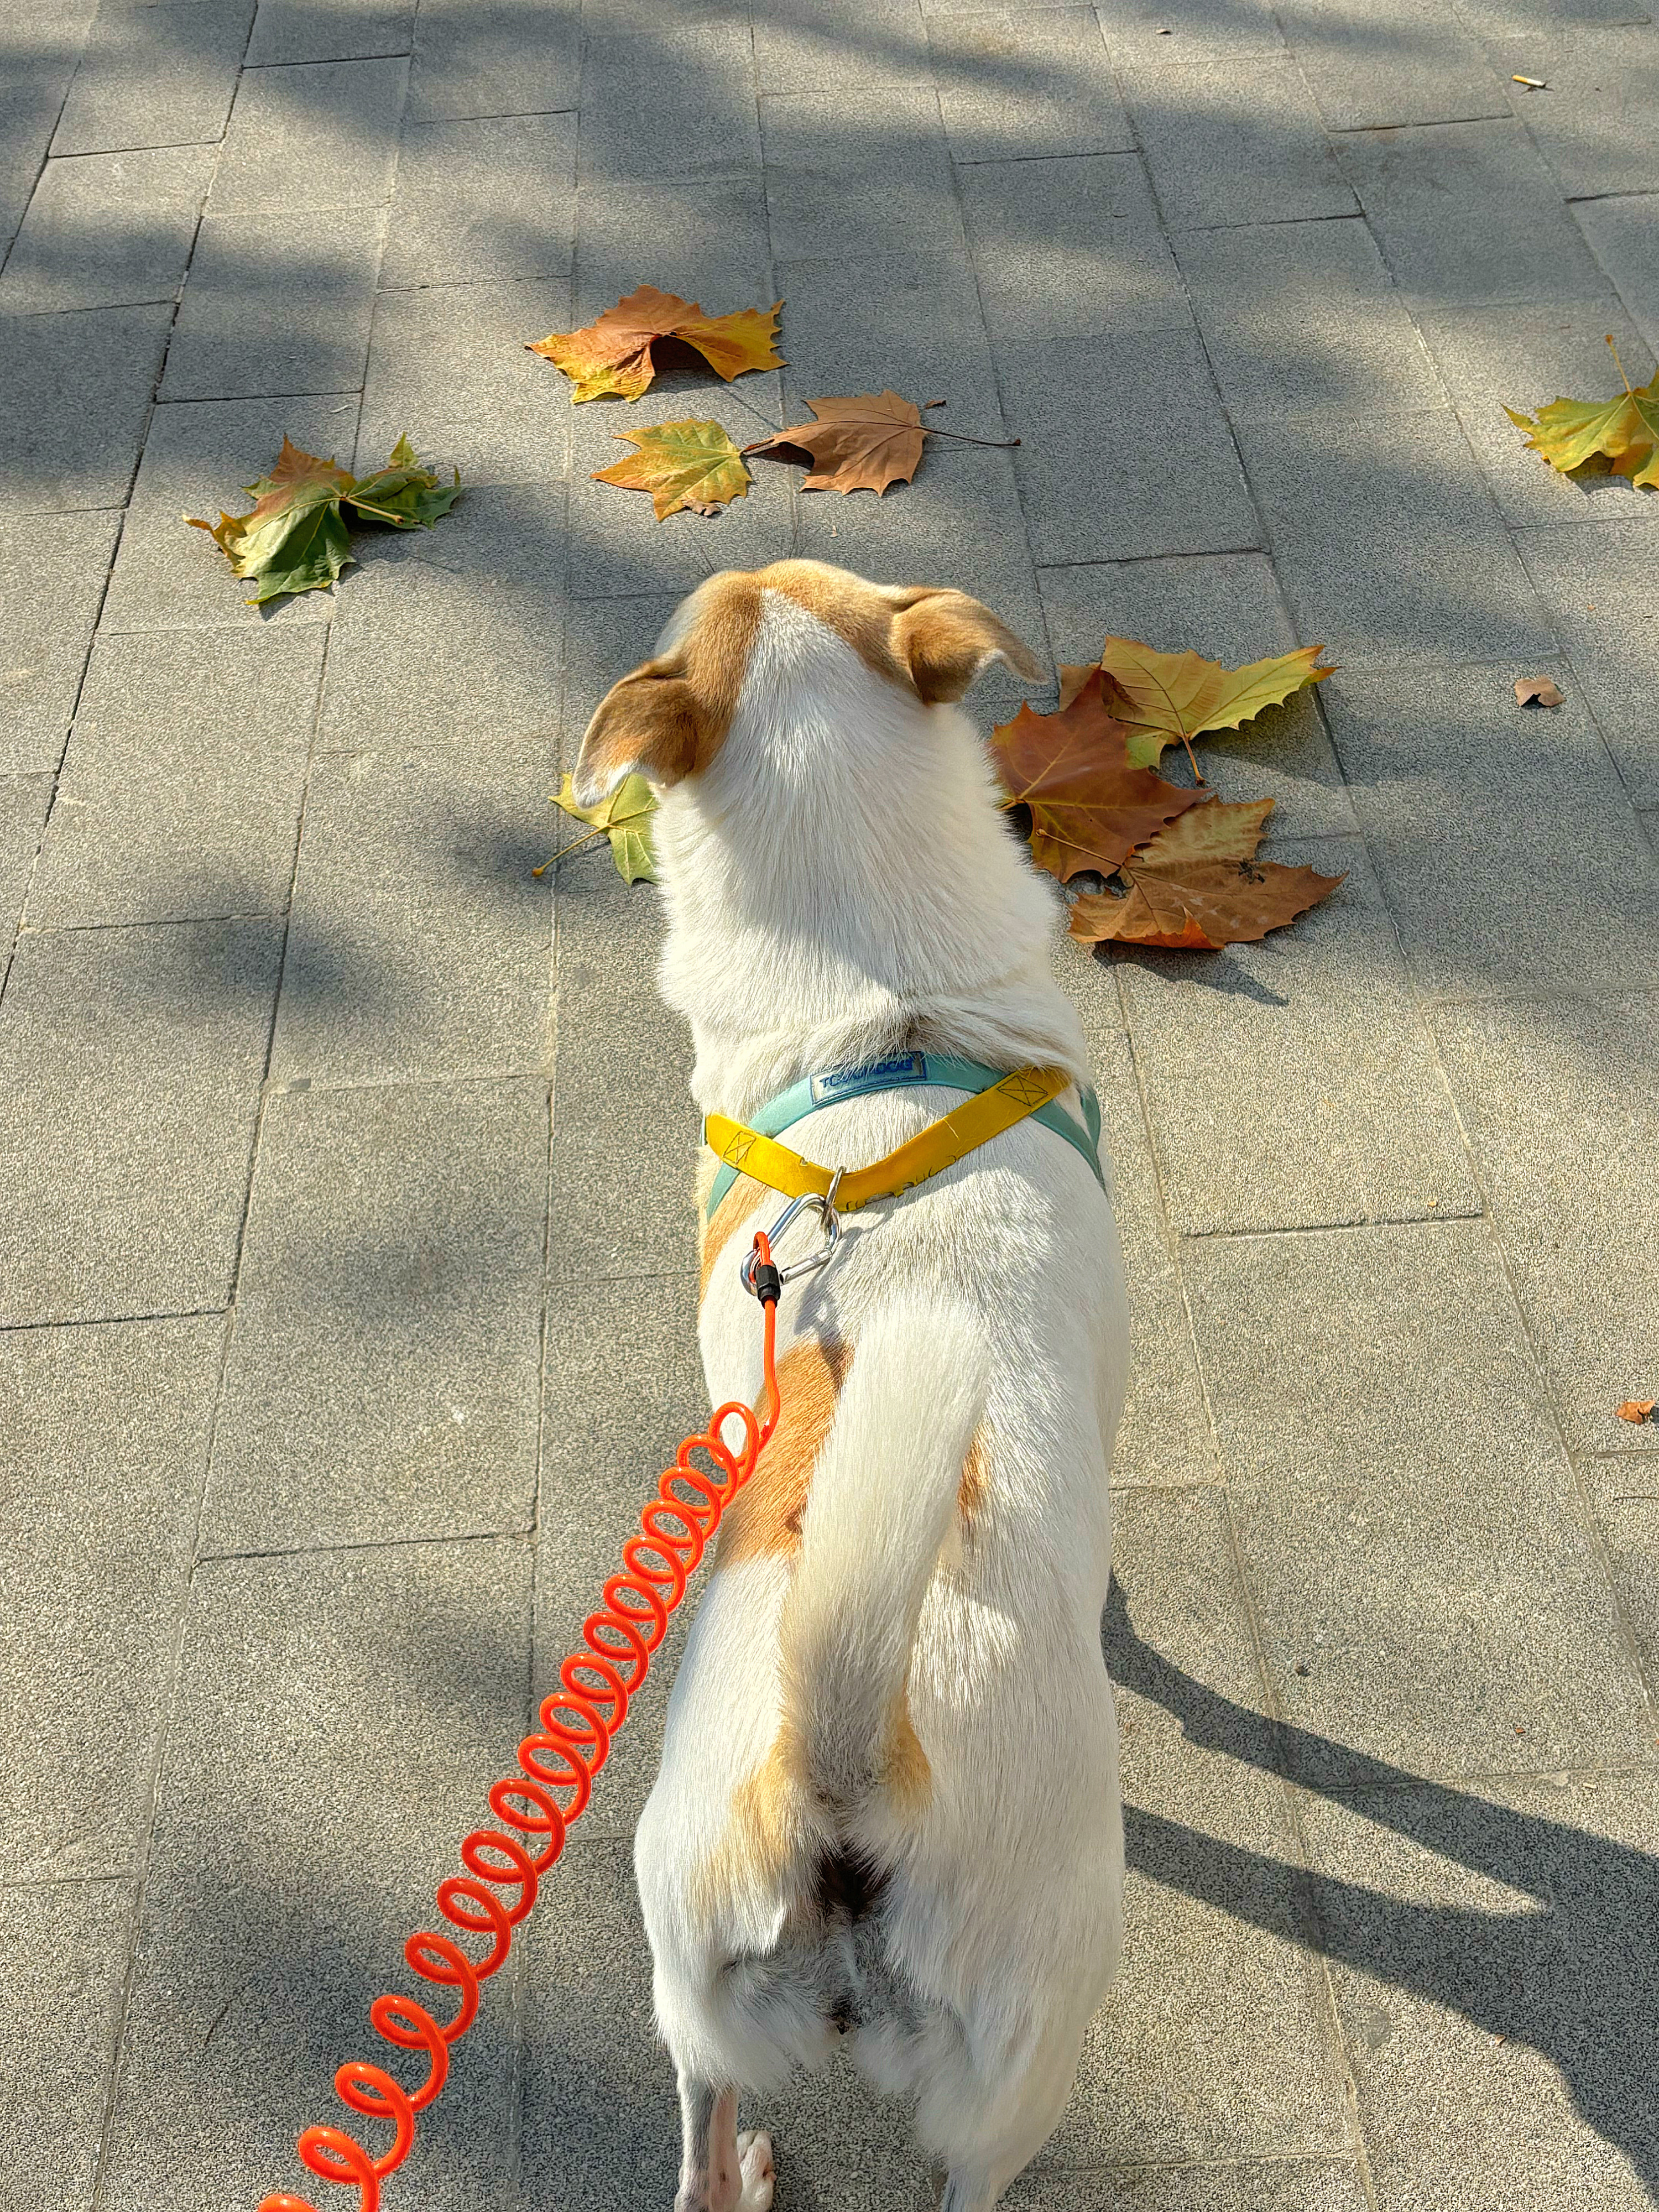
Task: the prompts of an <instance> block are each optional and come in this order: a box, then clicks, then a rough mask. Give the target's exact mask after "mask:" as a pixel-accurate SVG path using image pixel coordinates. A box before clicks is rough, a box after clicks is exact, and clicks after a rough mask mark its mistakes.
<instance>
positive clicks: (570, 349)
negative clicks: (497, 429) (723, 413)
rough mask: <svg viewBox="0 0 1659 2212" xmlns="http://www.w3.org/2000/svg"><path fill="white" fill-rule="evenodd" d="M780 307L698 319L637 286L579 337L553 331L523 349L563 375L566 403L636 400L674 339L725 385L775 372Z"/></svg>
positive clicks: (695, 310) (698, 313)
mask: <svg viewBox="0 0 1659 2212" xmlns="http://www.w3.org/2000/svg"><path fill="white" fill-rule="evenodd" d="M782 307H783V302H782V301H781V300H778V301H775V302H774V304H773V305H772V306H771V307H739V308H738V310H737V311H736V313H732V314H730V315H705V314H704V313H703V311H702V308H701V307H699V306H698V305H697V304H696V301H691V300H682V299H679V298H678V297H677V296H676V295H675V294H674V293H672V292H659V290H658V289H657V288H656V286H655V285H654V284H641V286H640V288H639V289H638V291H637V292H630V293H629V295H628V297H627V298H626V299H625V300H618V301H617V304H616V306H615V307H607V308H606V309H605V313H603V314H602V315H601V316H600V317H599V320H598V322H596V323H589V324H588V325H587V327H586V330H580V331H552V332H550V334H549V336H548V337H544V338H543V339H542V340H541V342H540V343H538V344H536V345H532V346H531V347H530V348H529V351H530V352H532V353H538V354H541V355H542V356H544V358H545V359H546V360H548V361H550V362H552V364H553V366H554V367H555V368H557V369H562V371H563V372H564V374H565V375H567V376H568V378H569V379H570V380H571V382H572V383H573V384H574V386H575V387H576V388H575V390H574V392H572V393H571V395H570V397H571V399H572V401H573V403H574V402H579V401H580V400H583V399H598V398H601V397H602V396H603V395H604V394H605V393H606V392H620V394H621V395H622V397H623V398H624V399H637V398H639V396H640V394H641V392H646V391H648V390H649V388H650V386H651V380H652V379H653V377H654V376H655V374H656V373H657V368H658V363H657V362H655V361H653V358H652V351H651V349H652V348H653V346H654V345H655V344H656V343H657V342H658V341H659V339H664V338H678V340H679V341H680V342H681V343H682V344H684V345H689V346H694V347H695V348H696V350H697V351H698V352H699V353H700V354H701V355H702V357H703V359H704V360H705V361H706V362H708V366H709V367H710V368H712V369H713V370H714V373H715V374H716V375H717V376H722V377H724V378H725V380H726V382H727V383H728V384H729V383H730V382H731V381H732V378H733V377H734V376H741V375H742V374H743V373H744V370H745V369H747V368H782V367H783V366H784V363H783V362H782V360H781V357H780V356H779V355H778V353H777V351H776V349H775V344H774V341H775V338H776V337H777V330H778V316H779V313H780V312H781V309H782Z"/></svg>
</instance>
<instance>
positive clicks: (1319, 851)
mask: <svg viewBox="0 0 1659 2212" xmlns="http://www.w3.org/2000/svg"><path fill="white" fill-rule="evenodd" d="M1275 851H1276V854H1277V856H1278V858H1279V860H1281V861H1283V862H1285V864H1287V865H1289V866H1305V867H1312V868H1316V869H1317V870H1319V871H1320V872H1321V873H1322V874H1325V875H1337V874H1341V875H1343V876H1344V877H1345V878H1346V880H1345V881H1344V882H1343V883H1341V884H1340V885H1339V886H1338V888H1337V889H1336V890H1334V891H1333V892H1332V893H1331V895H1330V896H1329V898H1328V900H1327V901H1326V902H1325V903H1324V904H1323V905H1322V906H1318V907H1316V908H1314V909H1313V911H1312V912H1311V913H1310V914H1307V915H1304V916H1303V917H1302V919H1301V921H1298V922H1297V923H1296V924H1295V925H1294V926H1293V927H1291V928H1289V929H1279V930H1274V931H1273V933H1272V934H1271V935H1270V936H1268V937H1267V938H1264V939H1262V941H1261V943H1260V944H1258V945H1231V946H1229V948H1228V949H1227V951H1225V952H1224V953H1218V954H1217V955H1216V956H1215V957H1214V958H1213V959H1206V960H1205V961H1204V962H1203V963H1202V964H1201V965H1196V964H1195V963H1194V962H1193V961H1192V960H1191V959H1186V960H1183V959H1182V958H1181V957H1180V956H1179V955H1176V954H1171V953H1167V952H1142V953H1139V954H1134V953H1131V952H1129V951H1127V950H1126V951H1124V952H1123V953H1121V955H1120V957H1119V962H1118V965H1119V967H1120V969H1121V974H1122V979H1123V987H1124V993H1125V996H1126V998H1127V1003H1128V1008H1129V1018H1130V1026H1131V1029H1132V1030H1133V1036H1134V1039H1135V1053H1136V1058H1137V1060H1138V1061H1139V1066H1140V1070H1141V1076H1142V1080H1143V1082H1144V1084H1145V1085H1146V1103H1147V1111H1148V1115H1149V1118H1150V1121H1151V1125H1152V1139H1153V1142H1154V1144H1155V1145H1156V1146H1157V1149H1158V1165H1159V1171H1160V1176H1161V1180H1162V1184H1163V1188H1164V1194H1165V1201H1166V1203H1167V1205H1168V1207H1169V1210H1170V1220H1171V1222H1172V1223H1173V1225H1174V1226H1175V1228H1176V1230H1177V1231H1179V1232H1180V1233H1181V1234H1182V1235H1183V1236H1188V1237H1193V1236H1206V1235H1214V1234H1218V1233H1223V1234H1230V1233H1236V1232H1237V1231H1242V1230H1259V1229H1311V1228H1322V1227H1323V1228H1329V1227H1335V1226H1338V1225H1348V1224H1353V1223H1358V1222H1361V1221H1412V1220H1431V1219H1444V1218H1447V1217H1449V1216H1450V1215H1453V1214H1478V1213H1479V1212H1480V1211H1481V1197H1480V1191H1479V1189H1478V1188H1476V1186H1475V1182H1474V1178H1473V1176H1472V1175H1471V1174H1470V1171H1469V1164H1468V1157H1467V1154H1466V1152H1465V1151H1464V1147H1463V1143H1462V1136H1461V1133H1460V1132H1459V1129H1458V1126H1457V1121H1456V1117H1455V1115H1454V1113H1453V1111H1452V1105H1451V1100H1450V1098H1449V1096H1448V1094H1447V1091H1446V1086H1445V1080H1444V1078H1443V1075H1442V1074H1441V1072H1440V1068H1439V1065H1438V1062H1437V1057H1436V1054H1435V1049H1434V1045H1433V1042H1432V1040H1431V1036H1430V1035H1429V1033H1428V1031H1427V1030H1425V1026H1424V1024H1423V1021H1422V1018H1421V1016H1420V1015H1419V1012H1418V1011H1417V1008H1416V1005H1415V1003H1414V1000H1413V994H1412V992H1411V988H1410V986H1409V983H1408V981H1407V973H1406V969H1405V965H1404V963H1403V962H1402V960H1401V956H1400V949H1399V944H1398V940H1397V939H1396V938H1395V930H1394V923H1393V918H1392V916H1391V915H1390V914H1389V908H1388V906H1387V903H1386V902H1385V901H1384V899H1383V891H1382V887H1381V885H1380V884H1378V882H1377V880H1376V875H1375V873H1374V872H1373V871H1372V868H1371V866H1370V861H1369V860H1368V858H1367V856H1366V854H1365V849H1364V846H1363V845H1362V844H1361V843H1360V842H1359V841H1358V839H1357V838H1316V839H1310V840H1307V841H1297V842H1291V843H1290V844H1287V845H1284V846H1282V847H1278V848H1275Z"/></svg>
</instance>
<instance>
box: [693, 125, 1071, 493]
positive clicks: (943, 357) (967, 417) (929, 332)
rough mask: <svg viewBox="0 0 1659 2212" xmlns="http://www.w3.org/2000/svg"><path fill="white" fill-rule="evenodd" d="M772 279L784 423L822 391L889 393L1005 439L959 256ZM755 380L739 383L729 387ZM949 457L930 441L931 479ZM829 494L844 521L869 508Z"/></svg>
mask: <svg viewBox="0 0 1659 2212" xmlns="http://www.w3.org/2000/svg"><path fill="white" fill-rule="evenodd" d="M1044 166H1045V165H1044V164H1042V163H1034V164H1032V167H1035V168H1039V169H1040V168H1042V167H1044ZM777 282H778V286H779V289H780V290H781V291H782V293H783V295H784V302H785V304H784V312H783V320H782V338H783V342H782V344H781V348H780V350H781V352H782V353H783V355H784V356H785V359H786V360H787V362H788V367H787V368H786V369H785V371H784V392H785V395H786V398H787V405H788V410H789V411H788V413H787V416H785V417H784V418H783V419H784V420H785V421H786V422H808V421H810V420H811V413H810V403H811V401H812V400H813V399H815V398H818V397H819V396H820V394H822V393H824V392H829V393H830V394H832V395H836V396H842V395H850V394H852V393H854V392H884V391H888V390H891V391H895V392H899V393H901V394H902V396H903V397H904V398H907V399H908V398H914V399H915V400H916V401H917V403H918V404H920V403H921V402H922V401H924V400H928V399H943V400H945V402H946V403H947V404H946V405H945V408H944V410H942V411H939V413H938V414H937V416H936V418H935V417H934V416H933V411H932V410H929V415H928V416H927V417H925V418H924V419H937V421H938V422H939V426H940V427H941V428H944V429H957V430H962V431H965V432H966V433H967V434H968V435H969V436H970V437H975V438H1000V437H1005V436H1006V435H1007V433H1006V431H1005V430H1004V428H1003V427H1002V410H1001V405H1000V401H999V399H998V397H997V379H996V371H995V368H994V366H993V363H992V359H991V349H990V347H989V346H988V345H987V343H986V339H985V331H984V325H983V323H982V322H981V316H980V307H979V301H980V292H979V286H978V283H977V281H976V276H975V267H974V264H972V263H971V262H970V261H969V258H968V256H967V255H966V253H963V252H951V253H945V252H940V253H928V254H912V253H903V252H896V253H890V254H882V255H879V256H878V257H876V258H872V259H870V260H867V261H854V260H847V261H843V262H840V263H836V262H832V261H795V262H789V261H782V262H780V263H779V264H778V267H777ZM756 382H757V379H755V378H753V377H744V379H743V380H742V382H741V384H739V385H738V386H737V387H736V388H737V390H738V391H741V390H742V389H743V387H744V386H747V385H752V384H754V383H756ZM757 435H759V434H758V433H757ZM950 450H951V448H950V446H949V444H948V441H944V440H941V439H933V440H932V441H930V442H929V444H928V446H927V448H926V449H925V454H924V459H923V462H922V470H925V471H927V473H929V474H931V473H932V471H931V468H930V466H929V464H930V463H932V462H933V461H934V460H937V459H939V457H940V456H941V455H942V454H944V453H948V452H949V451H950ZM918 474H921V471H918ZM923 480H924V481H925V480H926V479H925V477H924V479H923ZM815 496H816V495H815ZM828 496H829V497H831V499H832V500H833V502H834V503H835V504H836V505H844V506H845V507H846V509H847V512H848V513H849V514H851V513H854V512H855V511H856V510H857V509H858V508H860V507H866V506H869V505H871V504H872V503H873V502H872V501H866V500H863V499H861V498H859V497H858V496H857V495H851V494H849V495H848V499H847V500H846V501H842V497H841V495H840V494H838V493H837V494H834V495H828ZM904 498H908V493H904V494H901V495H898V499H899V500H900V501H902V499H904ZM893 501H894V495H892V494H884V495H883V498H882V504H883V506H884V507H885V506H886V505H888V504H889V503H890V502H893Z"/></svg>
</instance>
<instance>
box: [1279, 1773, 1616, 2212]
mask: <svg viewBox="0 0 1659 2212" xmlns="http://www.w3.org/2000/svg"><path fill="white" fill-rule="evenodd" d="M1655 1779H1656V1778H1655V1775H1654V1773H1653V1772H1652V1771H1651V1770H1648V1771H1634V1772H1632V1773H1627V1774H1617V1773H1615V1774H1607V1775H1595V1774H1580V1773H1574V1772H1571V1771H1558V1772H1554V1773H1550V1774H1545V1775H1539V1776H1534V1777H1531V1778H1527V1779H1524V1780H1519V1779H1517V1780H1516V1781H1514V1782H1510V1783H1503V1784H1482V1785H1481V1786H1480V1788H1479V1789H1477V1790H1449V1789H1447V1790H1435V1789H1425V1790H1389V1791H1386V1792H1377V1793H1375V1794H1370V1795H1366V1796H1360V1797H1359V1798H1358V1799H1357V1800H1355V1801H1353V1802H1342V1801H1332V1802H1312V1803H1308V1804H1307V1805H1305V1807H1304V1826H1305V1830H1306V1832H1307V1836H1308V1842H1309V1849H1310V1853H1311V1855H1312V1857H1313V1858H1314V1860H1315V1862H1316V1865H1317V1866H1318V1868H1319V1869H1320V1875H1319V1880H1318V1883H1317V1887H1316V1900H1317V1904H1318V1910H1319V1916H1320V1920H1321V1923H1322V1929H1323V1934H1324V1939H1325V1947H1326V1949H1327V1951H1328V1955H1329V1956H1330V1958H1331V1961H1332V1978H1333V1982H1334V1987H1335V1991H1336V2001H1337V2004H1338V2008H1339V2009H1340V2013H1341V2016H1342V2021H1343V2026H1344V2029H1345V2031H1346V2039H1347V2045H1348V2051H1349V2054H1350V2061H1351V2063H1352V2068H1353V2075H1354V2082H1355V2087H1356V2090H1357V2092H1358V2117H1359V2124H1360V2128H1361V2131H1362V2134H1363V2136H1364V2143H1365V2149H1366V2153H1367V2157H1368V2162H1369V2164H1370V2171H1371V2173H1372V2176H1373V2180H1374V2185H1375V2188H1376V2201H1377V2203H1379V2204H1383V2205H1387V2206H1389V2207H1390V2208H1393V2207H1395V2206H1399V2207H1401V2208H1402V2212H1404V2208H1410V2212H1419V2208H1421V2212H1427V2208H1429V2207H1430V2206H1434V2207H1436V2208H1440V2207H1449V2208H1456V2212H1462V2208H1464V2207H1468V2208H1470V2212H1473V2208H1474V2207H1475V2206H1477V2205H1487V2204H1498V2203H1502V2204H1504V2205H1506V2206H1508V2205H1513V2206H1515V2207H1516V2208H1517V2212H1534V2208H1535V2212H1544V2208H1545V2207H1547V2206H1550V2205H1553V2204H1559V2203H1562V2202H1564V2201H1565V2199H1567V2198H1569V2197H1571V2198H1572V2199H1575V2200H1577V2201H1579V2202H1583V2203H1591V2202H1593V2203H1595V2204H1597V2205H1607V2206H1608V2207H1609V2208H1616V2212H1626V2208H1628V2212H1637V2208H1638V2207H1640V2206H1645V2205H1648V2204H1650V2203H1652V2201H1653V2200H1652V2188H1653V2183H1654V2179H1655V2167H1654V2151H1653V2146H1654V2140H1655V2128H1656V2122H1659V2111H1656V2105H1655V2095H1654V2087H1653V2071H1652V2061H1653V2057H1654V2055H1655V2051H1654V2026H1653V2021H1652V2019H1651V2017H1650V2014H1649V2011H1648V2008H1647V2007H1646V2006H1645V2005H1644V2004H1643V2003H1642V2002H1640V2001H1639V2000H1638V1999H1636V1997H1635V1992H1634V1988H1633V1985H1632V1981H1631V1978H1630V1971H1629V1964H1628V1953H1627V1949H1626V1936H1625V1931H1626V1930H1627V1929H1631V1928H1632V1927H1640V1926H1643V1925H1645V1924H1648V1923H1650V1922H1651V1920H1652V1917H1653V1914H1654V1910H1655V1903H1656V1887H1659V1831H1656V1826H1655V1820H1654V1813H1653V1804H1654V1784H1655ZM1522 2113H1524V2114H1525V2116H1526V2118H1525V2124H1524V2125H1520V2124H1517V2116H1518V2115H1520V2114H1522Z"/></svg>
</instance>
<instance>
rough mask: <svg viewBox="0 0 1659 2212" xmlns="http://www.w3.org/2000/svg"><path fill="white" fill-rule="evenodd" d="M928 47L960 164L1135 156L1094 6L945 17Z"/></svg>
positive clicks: (935, 23)
mask: <svg viewBox="0 0 1659 2212" xmlns="http://www.w3.org/2000/svg"><path fill="white" fill-rule="evenodd" d="M927 50H928V56H929V58H930V60H931V62H932V64H933V81H934V83H935V84H936V85H937V87H938V88H939V112H940V114H941V115H942V116H943V117H944V118H945V136H946V137H948V138H949V140H950V142H951V158H952V160H953V161H996V160H997V159H998V158H999V157H1000V156H1004V155H1008V156H1012V157H1013V158H1015V159H1019V158H1022V157H1025V158H1029V157H1030V156H1033V155H1040V154H1049V155H1054V154H1117V153H1128V152H1132V151H1133V148H1134V143H1135V142H1134V133H1133V131H1132V130H1131V128H1130V126H1129V118H1128V117H1127V115H1126V114H1125V112H1124V111H1123V105H1122V102H1121V100H1119V98H1118V94H1117V86H1116V83H1115V80H1114V77H1113V75H1112V64H1111V57H1110V56H1109V53H1108V52H1107V51H1106V45H1105V41H1104V40H1103V38H1102V36H1101V33H1100V25H1099V23H1098V21H1097V20H1096V16H1095V13H1094V10H1093V9H1089V8H1061V9H1036V10H1033V9H1025V8H1005V9H993V10H989V11H987V13H986V14H984V15H939V16H935V17H933V20H932V22H931V23H930V25H929V27H928V33H927Z"/></svg>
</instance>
